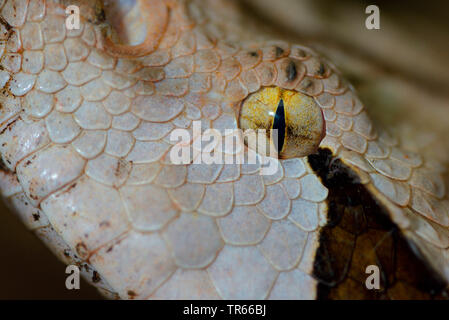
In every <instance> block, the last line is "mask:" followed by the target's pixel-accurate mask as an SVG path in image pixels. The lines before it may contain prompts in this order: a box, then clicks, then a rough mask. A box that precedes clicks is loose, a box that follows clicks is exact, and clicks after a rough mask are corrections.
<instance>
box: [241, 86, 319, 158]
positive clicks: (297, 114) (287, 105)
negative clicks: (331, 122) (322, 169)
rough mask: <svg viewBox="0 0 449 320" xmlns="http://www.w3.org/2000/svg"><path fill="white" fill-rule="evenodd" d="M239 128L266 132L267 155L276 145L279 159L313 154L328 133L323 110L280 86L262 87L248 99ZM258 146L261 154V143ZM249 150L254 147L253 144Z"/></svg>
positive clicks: (310, 99) (242, 108)
mask: <svg viewBox="0 0 449 320" xmlns="http://www.w3.org/2000/svg"><path fill="white" fill-rule="evenodd" d="M239 126H240V128H241V129H242V130H248V129H252V130H255V131H256V130H260V129H263V130H264V132H265V134H266V139H265V140H266V142H265V144H266V150H267V151H266V152H265V154H266V155H268V154H269V149H268V145H270V146H272V147H273V146H274V148H275V151H276V153H277V156H278V157H279V158H294V157H304V156H307V155H309V154H312V153H314V152H315V151H316V150H317V148H318V146H319V144H320V142H321V140H322V139H323V137H324V132H325V124H324V118H323V114H322V112H321V108H320V107H319V106H318V105H317V104H316V102H315V101H314V100H313V98H311V97H309V96H307V95H304V94H302V93H299V92H296V91H292V90H284V89H281V88H278V87H267V88H263V89H261V90H259V91H258V92H255V93H253V94H251V95H250V96H248V97H247V98H246V99H245V100H244V101H243V103H242V107H241V109H240V114H239ZM276 129H277V130H276ZM259 132H260V131H259ZM276 132H277V134H276ZM258 139H259V137H258ZM245 141H246V142H247V140H245ZM247 144H248V143H247ZM257 146H258V148H259V149H258V150H256V151H258V152H259V151H260V142H259V141H258V144H257ZM248 147H250V148H254V147H252V146H251V144H248Z"/></svg>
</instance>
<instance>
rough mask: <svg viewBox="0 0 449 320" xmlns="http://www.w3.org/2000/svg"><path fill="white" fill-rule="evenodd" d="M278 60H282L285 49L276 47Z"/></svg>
mask: <svg viewBox="0 0 449 320" xmlns="http://www.w3.org/2000/svg"><path fill="white" fill-rule="evenodd" d="M274 50H275V55H276V58H280V57H281V56H282V55H283V54H284V49H282V48H281V47H276V48H275V49H274Z"/></svg>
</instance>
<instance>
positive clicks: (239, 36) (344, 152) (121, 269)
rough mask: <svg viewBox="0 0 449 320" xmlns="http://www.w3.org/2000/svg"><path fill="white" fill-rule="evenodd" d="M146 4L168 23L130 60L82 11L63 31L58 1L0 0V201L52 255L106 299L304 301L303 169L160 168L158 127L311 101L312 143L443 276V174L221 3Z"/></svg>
mask: <svg viewBox="0 0 449 320" xmlns="http://www.w3.org/2000/svg"><path fill="white" fill-rule="evenodd" d="M61 2H62V3H65V2H64V1H61ZM93 2H94V1H93ZM74 3H76V1H74ZM147 5H149V6H154V7H153V8H158V9H157V10H155V11H154V12H159V11H158V10H160V12H166V13H167V16H166V18H167V20H168V22H167V23H166V27H164V28H163V32H162V33H161V34H160V35H157V37H160V39H159V40H160V41H159V40H158V42H157V43H156V45H154V48H152V49H153V50H149V51H148V52H145V51H142V52H140V51H139V50H137V49H139V48H137V49H136V47H132V46H118V45H117V46H116V45H114V44H113V43H111V42H110V41H109V40H108V41H109V42H108V41H106V40H105V36H104V32H102V31H103V28H104V25H105V22H103V21H98V19H97V20H96V19H94V18H95V17H97V16H95V13H94V14H93V15H91V16H89V14H91V13H85V14H84V13H83V11H82V14H84V17H83V19H82V23H81V29H80V30H67V29H66V28H65V18H66V15H65V7H64V6H63V5H62V4H61V3H60V2H59V1H45V0H31V1H28V0H15V1H13V0H6V1H0V9H1V24H0V54H1V62H0V66H1V68H0V69H1V70H0V87H1V88H2V91H1V96H0V99H1V105H2V107H1V109H0V123H1V128H0V129H1V130H0V132H1V133H0V153H1V158H2V160H3V167H4V170H2V171H1V179H0V187H1V192H2V195H3V197H4V198H5V200H6V201H7V203H8V204H9V205H10V206H11V207H12V208H14V209H15V211H16V212H17V213H18V214H19V215H20V217H21V218H22V220H23V221H24V223H25V224H26V226H27V227H28V228H30V229H31V230H33V231H34V232H35V233H36V234H37V235H38V236H39V237H40V238H41V239H42V240H43V241H44V242H45V243H47V244H48V246H49V247H50V248H51V249H52V250H53V251H54V252H55V253H56V255H57V256H58V257H59V258H60V259H62V260H63V261H64V262H65V263H67V264H73V263H76V264H78V265H80V266H83V268H82V272H83V274H84V275H85V277H86V279H88V280H89V281H90V282H91V283H92V284H94V285H95V286H97V287H98V288H99V290H100V291H101V292H102V293H103V294H105V295H107V296H108V297H111V298H114V297H120V298H125V299H126V298H136V299H147V298H151V299H158V298H159V299H161V298H162V299H164V298H165V299H166V298H170V299H174V298H190V299H192V298H193V299H204V298H207V299H219V298H225V299H239V298H247V299H265V298H270V299H313V298H315V297H316V290H317V282H318V281H317V279H316V278H314V277H313V275H312V272H313V261H314V258H315V253H316V250H317V248H318V245H319V232H320V230H321V228H322V227H323V226H325V225H326V221H327V210H328V204H327V202H326V199H327V196H328V190H327V189H326V188H325V187H324V186H323V184H322V183H321V181H320V179H319V178H318V177H317V175H316V174H315V173H314V171H313V170H312V169H311V167H310V165H309V163H308V161H307V157H305V158H295V159H288V160H279V161H278V164H279V167H278V170H277V172H276V174H274V175H270V176H263V175H260V174H259V171H260V165H244V164H242V165H240V164H226V165H201V164H191V165H173V164H172V163H170V160H169V158H168V153H169V151H170V150H171V148H173V147H174V143H173V142H171V141H170V139H169V137H170V133H171V132H172V130H174V129H176V128H185V129H189V130H190V129H191V128H192V121H194V120H201V123H202V126H203V129H205V127H209V128H216V129H218V130H223V129H229V128H237V119H236V110H238V108H239V106H240V103H241V101H242V100H243V99H245V98H246V97H247V96H248V95H249V94H251V93H254V92H256V91H258V90H259V89H260V88H262V87H265V86H279V87H281V88H285V89H291V90H297V91H299V92H302V93H304V94H307V95H309V96H311V97H313V98H314V99H315V101H316V102H317V103H318V105H319V106H320V107H321V108H322V112H323V115H324V118H325V123H326V135H325V137H324V139H323V140H322V142H321V145H320V147H322V148H328V149H330V150H331V151H332V153H333V154H334V156H335V157H337V158H339V159H340V160H341V161H342V162H344V163H345V164H346V165H347V166H349V167H350V168H351V169H352V170H354V171H355V172H356V173H357V175H358V176H359V178H360V181H361V182H362V183H363V184H364V185H365V186H366V188H367V189H368V190H369V191H370V192H371V193H372V195H373V196H374V197H375V198H376V199H378V200H379V201H380V202H381V203H382V204H383V205H384V206H385V207H386V208H387V210H388V213H389V215H390V218H391V219H392V221H393V222H394V223H395V224H397V225H398V226H399V228H400V230H401V231H402V232H403V234H404V235H405V236H406V237H407V238H408V239H409V240H411V241H413V242H414V243H415V244H416V245H417V246H418V248H419V249H420V250H421V251H422V253H423V254H424V256H425V258H426V259H427V260H428V262H429V263H430V264H431V265H432V267H433V268H434V269H435V270H436V272H438V273H439V274H440V275H441V276H442V277H443V278H445V279H446V280H447V281H449V228H448V227H449V201H448V191H447V188H446V186H445V182H444V180H443V173H444V172H445V168H444V167H443V166H441V165H439V164H438V163H436V162H435V161H432V160H431V159H425V158H424V157H423V156H420V155H419V154H416V153H413V152H410V151H407V150H403V149H401V147H400V145H399V144H398V142H397V141H396V140H395V139H394V137H391V136H389V135H388V134H387V133H386V132H384V131H379V130H377V129H376V128H375V126H374V125H373V124H372V122H371V120H370V118H369V116H368V114H367V112H366V109H365V108H364V106H363V104H362V102H361V101H360V100H359V99H358V97H357V95H356V93H355V92H354V89H353V88H352V87H351V86H350V85H349V84H348V83H347V82H345V80H344V79H342V78H341V76H340V75H339V73H338V71H337V70H336V69H335V67H333V66H332V65H331V64H330V63H328V62H326V61H325V60H324V59H322V58H321V57H319V56H318V55H317V54H316V53H315V52H314V51H312V50H310V49H308V48H305V47H303V46H300V45H296V44H292V43H288V42H285V41H278V40H272V39H271V38H270V37H269V36H268V35H264V34H260V32H258V29H257V27H255V26H253V25H251V23H249V22H247V21H246V19H245V17H244V16H243V15H242V14H241V13H240V12H238V11H237V10H236V7H235V6H234V5H233V4H232V3H231V2H229V1H218V0H214V1H208V2H207V4H205V3H204V1H161V0H151V1H147ZM151 12H153V11H151ZM151 12H146V14H148V15H149V18H153V19H155V20H154V21H155V22H154V23H155V24H156V25H157V24H158V23H160V24H161V25H163V24H164V23H165V22H164V21H163V19H164V15H163V14H162V15H159V16H158V17H151ZM93 17H94V18H93ZM100 20H101V19H100ZM150 40H151V39H150ZM140 49H142V48H140ZM133 55H135V57H134V56H133ZM291 63H294V65H295V66H296V70H297V72H296V74H295V77H294V79H292V78H291V75H289V74H288V70H287V69H288V68H287V66H288V65H289V64H291ZM241 152H246V151H241Z"/></svg>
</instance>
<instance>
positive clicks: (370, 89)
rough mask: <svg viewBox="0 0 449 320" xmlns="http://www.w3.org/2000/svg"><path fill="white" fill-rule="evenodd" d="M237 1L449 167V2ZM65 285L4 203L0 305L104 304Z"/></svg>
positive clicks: (384, 122)
mask: <svg viewBox="0 0 449 320" xmlns="http://www.w3.org/2000/svg"><path fill="white" fill-rule="evenodd" d="M207 1H216V0H205V3H207ZM225 1H228V0H225ZM237 2H238V3H239V5H240V6H241V7H242V9H243V10H245V14H247V15H248V16H249V17H251V18H254V19H256V20H258V21H259V23H260V24H261V28H262V29H261V30H263V28H267V30H268V29H272V30H274V32H275V33H277V34H278V35H280V36H282V37H284V38H287V39H288V40H291V41H294V42H296V43H301V44H306V45H309V46H312V47H314V48H315V49H316V50H317V51H319V52H320V53H324V55H325V56H326V57H327V58H329V60H331V61H332V62H333V63H334V64H335V65H336V66H337V67H338V68H339V69H340V70H341V71H342V72H343V74H344V75H345V76H346V78H347V79H349V81H350V82H351V83H352V84H353V85H354V87H355V88H356V89H357V90H358V92H359V95H360V97H361V99H362V101H363V102H364V103H365V104H366V106H367V107H368V109H369V112H370V113H371V115H372V117H373V118H374V119H375V120H376V122H377V123H378V124H379V125H381V126H385V127H388V128H389V129H391V130H392V131H395V132H396V134H397V135H399V136H400V137H401V140H402V142H403V143H404V144H405V145H406V146H407V145H409V146H410V148H411V149H418V151H420V152H422V153H424V154H426V155H428V156H432V157H435V158H437V159H439V160H440V161H442V162H444V163H446V164H449V152H448V150H449V139H448V138H447V137H448V136H449V19H448V18H447V17H448V12H449V2H447V1H432V0H427V1H422V0H413V1H407V2H405V1H399V0H395V1H392V0H383V1H373V2H372V1H361V0H345V1H342V0H340V1H335V0H241V1H237ZM370 4H375V5H377V6H378V7H379V8H380V30H367V29H366V28H365V19H366V17H367V14H365V8H366V7H367V6H368V5H370ZM261 32H263V31H261ZM267 32H268V31H267ZM65 279H66V274H65V265H63V264H62V263H61V262H59V261H58V260H57V259H56V257H54V256H53V254H52V253H51V252H50V251H49V250H48V249H47V248H46V247H45V246H44V244H43V243H41V242H40V241H38V240H37V238H35V236H34V235H33V234H31V233H30V232H28V231H27V230H26V229H25V227H24V226H23V225H22V223H21V222H20V221H19V220H18V219H17V218H16V217H15V216H14V215H13V213H11V212H9V210H8V209H6V207H5V206H4V205H3V204H2V203H1V204H0V299H94V298H100V297H101V296H100V295H99V294H98V293H97V292H96V290H95V289H93V288H91V287H90V286H89V285H88V284H87V283H85V282H83V283H81V289H80V290H73V291H69V290H67V289H66V288H65Z"/></svg>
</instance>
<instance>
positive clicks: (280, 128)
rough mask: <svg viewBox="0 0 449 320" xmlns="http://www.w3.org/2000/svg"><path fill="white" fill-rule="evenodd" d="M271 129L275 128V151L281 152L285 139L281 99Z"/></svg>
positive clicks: (283, 112)
mask: <svg viewBox="0 0 449 320" xmlns="http://www.w3.org/2000/svg"><path fill="white" fill-rule="evenodd" d="M273 129H274V130H276V129H277V135H276V134H274V139H273V142H274V146H275V147H276V150H277V152H278V153H279V152H281V150H282V147H283V146H284V139H285V111H284V101H283V100H282V99H281V101H279V105H278V107H277V109H276V113H275V115H274V120H273Z"/></svg>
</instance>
